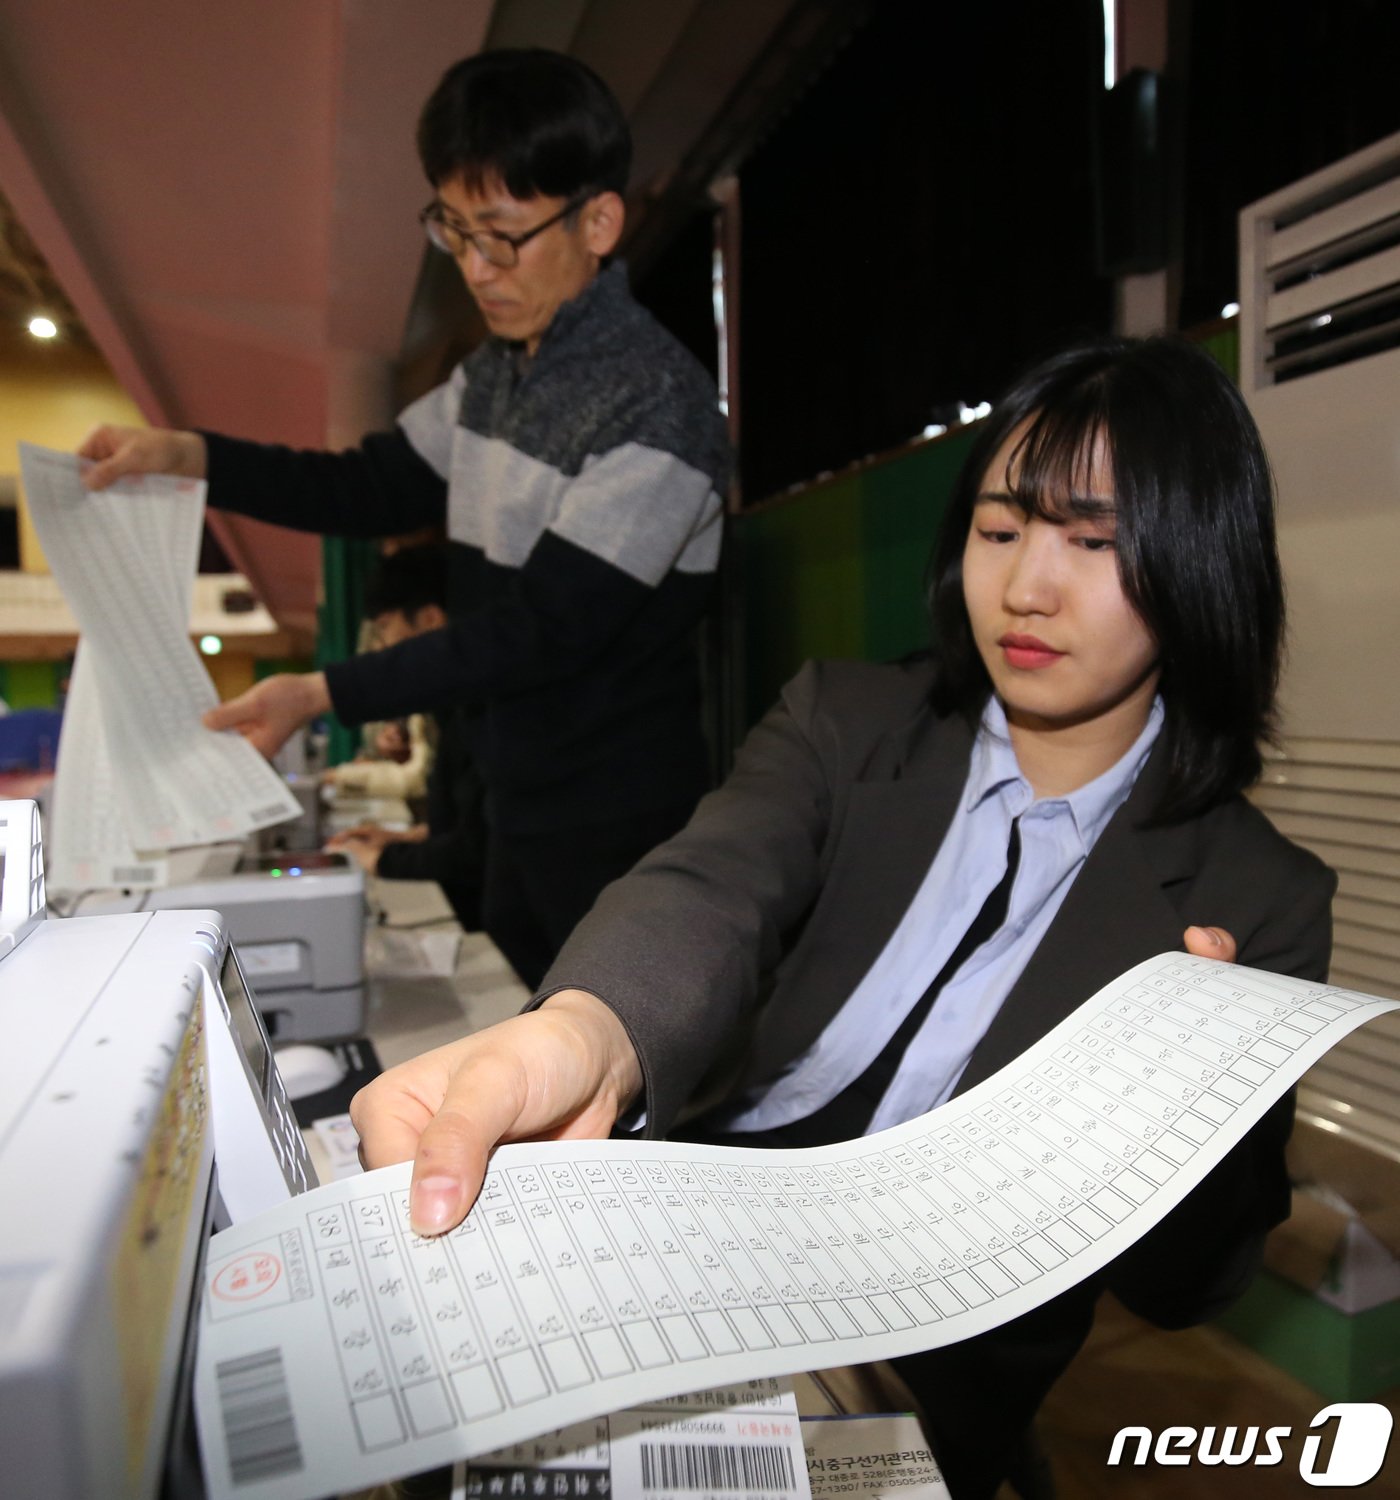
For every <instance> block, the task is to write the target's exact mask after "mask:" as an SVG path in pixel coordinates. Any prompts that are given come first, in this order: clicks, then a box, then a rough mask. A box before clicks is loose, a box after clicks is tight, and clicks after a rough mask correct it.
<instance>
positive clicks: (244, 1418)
mask: <svg viewBox="0 0 1400 1500" xmlns="http://www.w3.org/2000/svg"><path fill="white" fill-rule="evenodd" d="M214 1373H215V1376H216V1378H217V1380H218V1386H219V1412H220V1414H221V1415H222V1417H223V1419H224V1442H225V1445H226V1446H227V1448H228V1467H229V1474H230V1477H231V1478H232V1479H233V1482H234V1484H251V1483H252V1482H253V1481H254V1480H255V1479H272V1478H275V1477H276V1476H277V1475H279V1474H295V1473H296V1472H297V1471H298V1470H299V1469H300V1468H301V1467H302V1457H301V1443H300V1441H299V1440H298V1438H297V1425H296V1420H295V1418H294V1417H293V1416H292V1398H291V1393H290V1392H289V1391H288V1389H287V1375H286V1371H285V1370H284V1369H283V1367H282V1351H281V1350H280V1349H262V1350H259V1352H258V1353H256V1354H245V1355H243V1356H242V1357H241V1358H239V1359H226V1360H224V1361H223V1363H222V1364H219V1365H216V1366H215V1367H214Z"/></svg>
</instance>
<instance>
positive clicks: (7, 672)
mask: <svg viewBox="0 0 1400 1500" xmlns="http://www.w3.org/2000/svg"><path fill="white" fill-rule="evenodd" d="M68 669H69V663H68V662H67V661H11V662H4V663H0V698H3V699H4V700H5V702H6V703H8V704H9V705H10V707H11V708H57V707H58V684H59V683H60V682H61V681H62V679H63V678H64V677H66V676H67V675H68Z"/></svg>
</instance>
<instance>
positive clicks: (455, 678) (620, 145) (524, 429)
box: [79, 49, 728, 986]
mask: <svg viewBox="0 0 1400 1500" xmlns="http://www.w3.org/2000/svg"><path fill="white" fill-rule="evenodd" d="M418 149H419V156H420V158H421V160H422V163H423V167H424V171H425V172H426V174H427V177H428V180H429V182H430V183H431V184H432V187H433V191H434V197H433V201H432V202H431V203H430V204H429V205H428V206H427V208H425V209H424V210H423V213H422V215H421V219H422V222H423V225H424V228H425V230H426V232H427V235H428V238H429V240H430V241H431V242H432V244H433V245H434V246H436V247H437V249H439V250H441V251H442V252H443V253H445V254H448V255H451V256H452V257H453V258H454V259H455V260H456V262H457V265H458V268H459V269H460V271H461V273H462V276H463V278H464V280H465V281H466V284H467V288H468V290H469V291H470V292H471V294H472V297H473V298H474V299H475V301H476V303H477V305H478V307H479V308H480V309H481V314H482V317H483V318H484V320H485V322H486V326H487V328H488V330H489V332H490V334H491V337H490V338H489V339H488V340H487V341H486V343H485V344H483V345H482V346H481V347H480V348H478V349H477V350H475V351H474V352H473V353H472V354H471V355H470V356H469V357H468V358H467V359H466V360H464V361H463V362H462V364H461V365H460V366H459V367H458V368H457V370H456V371H455V372H454V373H453V375H452V377H451V379H450V380H448V381H447V382H446V383H445V384H444V385H442V386H440V387H438V389H436V390H434V391H432V392H430V393H429V394H428V395H426V396H424V397H422V398H421V399H420V400H419V401H417V402H415V403H414V404H413V405H412V406H410V407H409V408H408V409H407V410H406V411H404V412H403V413H402V414H401V416H400V417H399V421H398V426H397V427H396V429H395V430H394V431H393V432H391V433H378V434H373V435H371V436H369V437H367V438H366V439H365V440H364V441H363V442H362V443H361V444H360V446H359V447H358V448H356V449H352V450H350V451H348V452H345V453H340V454H325V453H305V452H294V451H292V450H290V449H286V448H279V447H270V446H264V445H260V444H253V443H246V442H240V441H235V440H233V439H230V438H226V437H221V436H219V435H217V434H214V433H207V432H168V431H144V430H134V429H123V428H112V427H102V428H99V429H97V431H95V432H94V433H92V434H91V435H90V436H89V437H88V438H87V439H86V441H85V442H84V443H83V445H82V448H81V449H80V450H79V451H80V452H81V453H82V454H83V455H84V456H86V457H88V458H90V459H93V460H94V461H95V462H94V464H93V467H92V468H91V469H90V470H89V471H88V475H87V483H88V484H89V486H90V487H91V488H94V489H100V488H102V487H104V486H105V485H107V484H109V483H110V482H111V481H112V480H114V479H116V478H118V477H119V476H121V475H123V474H131V473H149V472H165V473H176V474H183V475H188V476H192V477H202V478H207V479H208V481H209V501H210V503H211V504H212V505H215V506H220V507H223V508H225V509H228V510H234V511H238V512H240V513H242V514H244V515H252V516H257V517H259V518H261V519H263V520H268V521H276V522H280V523H281V524H283V525H287V526H292V527H296V528H298V529H301V530H308V531H315V532H321V533H333V534H337V535H347V536H389V535H401V534H403V533H405V532H409V531H413V530H416V529H418V528H421V527H424V526H432V525H441V524H443V523H444V522H445V523H446V526H447V530H448V535H449V538H450V550H451V558H450V566H451V577H450V601H449V602H450V609H449V623H448V625H447V626H446V628H444V629H442V630H438V631H433V632H431V633H429V634H427V635H422V636H418V637H416V638H414V639H413V640H409V641H405V642H403V643H401V644H399V645H396V646H394V647H392V648H390V649H388V650H385V651H378V652H371V653H368V654H365V655H361V656H358V657H356V658H354V659H352V660H350V661H345V662H340V663H337V664H335V665H333V666H331V667H328V668H327V669H326V670H325V671H324V672H313V673H306V674H299V675H298V674H284V675H280V676H276V677H270V678H267V679H265V680H264V681H263V682H261V683H259V684H258V685H257V686H256V687H255V688H253V689H252V690H251V691H249V692H247V693H245V694H243V695H242V696H241V697H240V698H236V699H234V700H233V701H232V702H230V703H227V704H224V705H222V706H221V707H220V708H218V709H216V710H213V711H212V712H211V713H210V715H209V716H208V719H207V722H208V723H209V724H210V726H211V727H213V728H237V729H239V730H241V731H242V732H243V733H244V734H245V735H247V736H248V738H249V739H250V740H251V741H252V742H253V743H254V744H255V745H256V746H257V747H258V748H259V749H260V750H262V751H264V753H267V754H271V753H272V752H273V751H275V750H276V749H277V748H278V747H279V746H280V745H281V744H282V743H283V742H284V741H285V740H286V739H287V737H288V736H289V735H290V734H292V733H293V732H294V731H295V730H296V729H297V728H299V727H300V726H301V725H302V724H304V723H306V722H307V721H308V720H310V719H312V718H313V717H315V716H316V715H317V714H320V713H324V712H325V711H326V710H327V709H330V708H334V709H335V711H336V712H337V713H338V714H339V715H340V717H341V718H342V719H344V720H345V721H346V722H348V723H352V724H353V723H361V722H364V721H366V720H370V719H386V718H397V717H400V716H402V715H404V714H407V713H411V712H422V711H435V710H441V709H444V708H449V707H457V708H460V709H462V710H464V711H465V713H464V716H465V718H466V720H467V724H468V726H469V727H468V731H467V733H468V738H469V740H470V745H471V753H472V756H473V759H474V760H475V761H476V764H477V765H478V767H479V768H480V770H481V773H482V777H483V780H484V782H485V784H486V815H487V820H488V823H489V825H490V829H491V837H490V848H489V853H488V862H487V871H486V891H485V900H484V924H485V927H486V930H487V931H488V932H489V933H490V934H491V936H492V937H493V938H494V939H495V940H496V942H497V945H498V946H499V947H500V948H501V950H502V951H503V952H504V953H505V955H506V957H507V958H508V959H509V960H510V962H511V963H512V964H513V965H514V967H515V968H516V969H517V971H518V972H519V974H520V976H521V978H522V979H523V980H524V981H525V982H526V983H527V984H529V985H532V986H533V985H534V984H536V983H537V982H538V981H539V979H540V978H541V977H542V976H543V974H544V971H545V969H546V967H547V966H548V964H549V962H550V960H551V959H552V957H553V955H554V952H555V951H556V950H557V948H558V947H559V945H560V944H561V943H562V941H563V939H564V938H565V937H566V936H567V934H568V933H569V931H570V930H571V928H572V926H573V924H574V923H575V922H576V921H577V920H578V919H579V918H580V917H581V916H582V915H583V914H584V913H585V912H586V911H587V910H588V908H589V907H590V906H591V904H592V902H593V898H594V896H596V894H597V892H598V891H599V890H600V889H601V888H602V886H603V885H605V884H606V883H607V882H608V881H610V880H612V879H613V878H615V877H616V876H618V875H621V874H622V873H624V872H625V871H626V870H627V869H628V868H630V866H631V865H632V864H633V863H634V862H635V860H636V859H637V858H639V857H640V856H641V855H642V854H643V853H645V852H646V851H647V850H649V849H650V848H651V847H652V846H654V845H655V844H657V843H659V842H660V841H661V840H662V839H664V838H666V837H668V836H669V835H670V834H671V833H673V832H675V831H676V830H677V829H679V828H680V827H681V826H682V824H683V823H684V822H685V820H686V818H687V817H688V815H689V813H690V810H691V808H692V807H693V805H694V803H695V801H696V799H697V797H698V795H699V793H700V792H701V791H702V790H703V786H704V782H705V779H706V764H707V761H706V754H705V748H704V743H703V739H702V736H701V732H700V725H699V715H698V703H699V682H698V672H697V665H696V660H695V654H694V635H695V627H696V625H697V624H698V622H699V620H700V617H701V615H702V612H703V610H704V608H705V604H706V601H707V598H708V595H709V590H710V585H711V583H712V582H713V578H714V573H715V568H716V564H717V561H718V555H719V544H720V529H721V514H722V507H721V501H720V496H721V492H722V489H723V485H724V479H725V473H726V468H727V464H728V445H727V442H726V438H725V431H724V424H723V420H722V417H721V415H720V412H719V410H718V405H717V401H716V395H715V390H714V387H713V385H712V383H711V382H710V381H709V379H708V377H707V376H706V375H705V374H704V372H703V371H702V370H701V368H700V367H699V365H698V364H697V363H696V362H695V361H694V360H693V359H692V358H691V356H690V355H689V354H688V353H686V351H685V350H683V349H682V348H681V346H680V345H679V344H678V343H677V342H676V341H675V340H674V339H673V338H672V337H671V336H670V335H669V334H668V333H666V332H665V331H664V330H663V329H662V328H661V327H660V326H659V325H658V324H657V323H656V322H655V321H654V320H653V319H652V318H651V317H650V316H649V314H647V313H646V312H644V311H643V310H642V308H640V307H639V306H638V304H637V303H636V302H634V301H633V299H632V297H631V294H630V292H629V290H628V286H627V278H626V272H625V269H624V268H623V266H622V265H621V264H620V263H619V262H614V261H611V259H610V257H611V256H612V253H613V251H614V250H615V248H616V246H617V244H618V240H619V238H620V236H621V233H622V228H623V201H622V193H623V191H624V189H625V187H626V181H627V172H628V167H629V165H630V158H631V140H630V135H629V132H628V128H627V124H626V121H625V119H624V118H623V116H622V112H621V110H620V108H619V106H618V104H617V101H616V99H614V98H613V96H612V94H611V93H610V92H609V91H608V89H607V88H606V86H605V85H604V84H603V83H602V82H601V80H599V79H598V78H597V76H596V75H595V74H593V73H592V72H591V71H590V70H589V69H588V68H586V67H584V66H583V65H582V64H580V63H578V62H576V61H574V60H573V59H571V58H566V57H562V56H560V55H557V54H554V53H548V52H543V51H538V50H533V49H532V50H520V51H500V52H492V53H486V54H484V55H482V56H479V57H473V58H468V59H467V60H465V61H464V62H460V63H458V64H457V65H456V66H455V67H453V68H451V69H450V70H449V71H448V72H447V74H446V76H445V77H444V78H443V80H442V82H441V83H440V84H439V86H438V88H437V89H436V90H435V92H434V93H433V95H432V97H431V98H430V99H429V100H428V102H427V104H426V106H425V107H424V110H423V114H422V118H421V120H420V121H419V127H418Z"/></svg>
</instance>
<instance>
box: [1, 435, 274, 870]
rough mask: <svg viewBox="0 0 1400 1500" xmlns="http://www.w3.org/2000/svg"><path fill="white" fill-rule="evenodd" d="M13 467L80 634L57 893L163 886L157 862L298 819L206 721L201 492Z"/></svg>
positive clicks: (57, 457) (56, 462)
mask: <svg viewBox="0 0 1400 1500" xmlns="http://www.w3.org/2000/svg"><path fill="white" fill-rule="evenodd" d="M20 468H21V472H22V474H23V477H24V487H25V495H26V498H27V500H28V502H29V506H30V511H31V514H32V515H33V519H34V526H35V530H36V531H37V532H38V535H39V541H40V543H41V545H42V546H43V548H44V552H45V555H46V556H47V558H48V560H49V565H50V566H51V567H52V569H53V572H54V576H55V577H56V578H57V580H58V583H59V587H60V588H61V589H62V590H63V595H64V598H65V599H66V600H67V601H68V605H69V607H70V608H71V609H72V611H73V613H74V615H75V616H76V617H77V620H78V625H79V628H80V629H81V631H82V643H81V646H80V649H79V653H78V661H77V663H76V664H75V670H74V682H73V691H72V694H71V698H70V703H69V708H68V712H67V713H66V714H65V724H64V733H63V736H62V737H61V738H60V741H59V767H58V778H57V781H58V784H57V787H56V794H55V802H56V817H55V823H56V825H57V826H56V830H55V832H56V840H57V843H56V848H55V851H54V852H55V858H54V861H53V864H54V866H55V870H54V883H55V885H64V886H67V885H72V886H74V887H75V888H83V887H87V886H93V885H104V884H115V885H144V884H159V883H160V878H161V870H162V862H161V858H160V852H161V851H164V850H168V849H172V848H178V847H182V846H186V845H192V844H206V843H212V842H214V841H216V840H220V839H231V838H240V837H242V836H243V835H244V834H247V833H249V832H251V831H252V830H253V829H255V828H263V827H267V826H268V825H270V824H273V823H279V822H283V821H285V820H286V819H288V818H292V817H295V816H296V815H297V811H298V809H297V805H296V801H295V799H294V798H293V797H292V796H291V794H290V792H288V790H287V788H286V787H285V786H284V785H283V784H282V781H281V778H280V777H278V775H277V774H276V772H275V771H273V770H272V768H271V767H270V766H269V765H268V764H267V763H266V761H264V760H263V759H262V757H261V756H260V755H258V754H257V752H256V751H255V750H253V748H252V747H251V746H250V745H249V744H247V742H246V741H244V740H243V739H242V737H241V736H239V735H237V734H233V733H226V734H214V733H211V732H210V731H209V730H207V729H205V728H204V726H203V725H202V724H201V723H200V716H201V715H202V714H203V713H204V712H205V710H206V709H209V708H212V707H213V706H214V705H215V704H216V703H217V702H218V694H217V693H216V692H215V690H214V685H213V683H212V682H211V681H210V680H209V674H208V672H207V671H206V670H205V669H204V665H203V663H202V662H201V661H200V659H199V656H198V654H197V653H196V651H195V649H194V647H193V645H192V644H191V642H190V639H189V607H190V592H191V588H192V584H193V578H194V571H195V566H196V562H197V558H198V548H199V537H200V530H201V526H202V522H203V514H204V485H203V483H202V482H198V481H192V480H185V479H176V478H172V477H169V476H166V475H146V476H144V477H142V478H140V479H123V480H119V481H118V482H117V483H116V484H114V485H112V486H111V487H110V488H109V489H107V490H104V491H102V492H101V493H97V494H90V493H89V492H88V491H87V490H85V489H84V488H83V486H82V482H81V479H80V477H79V475H80V472H81V466H80V462H79V460H78V459H77V458H75V457H74V456H73V455H72V454H68V453H58V452H54V451H53V450H51V449H47V448H38V447H35V446H34V445H33V444H30V443H21V444H20ZM137 851H144V853H138V852H137Z"/></svg>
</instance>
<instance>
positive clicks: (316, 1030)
mask: <svg viewBox="0 0 1400 1500" xmlns="http://www.w3.org/2000/svg"><path fill="white" fill-rule="evenodd" d="M170 876H171V879H170V884H168V885H165V886H160V887H157V888H156V889H154V890H139V891H138V890H133V891H125V892H124V891H100V892H94V893H91V894H89V895H87V896H85V897H84V898H83V900H82V901H81V903H80V904H79V905H78V907H77V910H79V911H81V912H83V913H84V914H93V913H116V912H137V911H174V910H203V909H205V908H212V909H213V910H214V911H217V912H222V913H223V916H224V919H225V921H226V923H227V932H228V935H229V938H230V939H231V941H232V942H234V943H236V944H237V945H238V956H239V960H240V962H241V963H242V965H243V972H244V973H245V974H246V975H247V976H248V978H249V980H250V981H251V982H252V983H253V985H254V986H255V987H256V989H257V992H258V1000H259V1005H260V1008H261V1011H262V1018H263V1023H264V1025H265V1027H266V1029H267V1031H268V1032H269V1034H270V1035H272V1036H273V1037H274V1038H275V1039H276V1040H277V1041H278V1042H279V1043H281V1042H316V1041H326V1040H331V1039H334V1038H337V1037H349V1036H358V1035H360V1034H361V1033H362V1032H363V1031H364V1022H365V1003H366V999H365V973H364V949H365V877H364V872H363V871H362V870H361V869H360V867H359V866H358V865H357V864H356V863H355V862H354V860H352V859H351V858H350V857H349V856H348V855H345V854H339V853H335V852H330V851H322V850H315V849H309V850H305V851H303V852H301V853H295V852H291V851H285V850H283V851H276V852H273V853H251V852H247V851H246V850H244V849H243V848H242V846H240V845H237V844H233V845H214V846H212V847H209V848H206V849H188V850H185V849H181V850H176V851H174V853H173V854H172V856H171V859H170Z"/></svg>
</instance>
